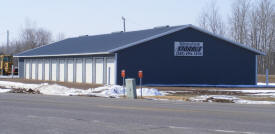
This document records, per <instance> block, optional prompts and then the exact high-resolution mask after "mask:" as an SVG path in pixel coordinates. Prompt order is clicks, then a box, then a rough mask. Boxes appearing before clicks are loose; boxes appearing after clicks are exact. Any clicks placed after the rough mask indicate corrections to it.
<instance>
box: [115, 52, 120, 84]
mask: <svg viewBox="0 0 275 134" xmlns="http://www.w3.org/2000/svg"><path fill="white" fill-rule="evenodd" d="M117 58H118V57H117V53H115V84H117V83H118V82H117V79H118V72H119V71H118V67H117V60H118V59H117Z"/></svg>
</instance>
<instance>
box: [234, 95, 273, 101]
mask: <svg viewBox="0 0 275 134" xmlns="http://www.w3.org/2000/svg"><path fill="white" fill-rule="evenodd" d="M239 98H241V99H244V100H252V101H275V98H273V97H261V96H239Z"/></svg>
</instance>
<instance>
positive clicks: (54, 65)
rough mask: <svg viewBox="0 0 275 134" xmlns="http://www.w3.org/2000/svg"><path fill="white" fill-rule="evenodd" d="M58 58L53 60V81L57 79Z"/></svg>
mask: <svg viewBox="0 0 275 134" xmlns="http://www.w3.org/2000/svg"><path fill="white" fill-rule="evenodd" d="M56 65H57V62H56V60H53V61H52V81H56Z"/></svg>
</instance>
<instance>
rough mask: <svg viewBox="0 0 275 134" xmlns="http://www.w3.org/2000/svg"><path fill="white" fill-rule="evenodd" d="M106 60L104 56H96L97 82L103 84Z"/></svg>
mask: <svg viewBox="0 0 275 134" xmlns="http://www.w3.org/2000/svg"><path fill="white" fill-rule="evenodd" d="M103 62H104V60H103V58H96V67H95V69H96V78H95V79H96V84H103V83H104V81H103V77H104V71H103V70H104V67H103V66H104V65H103V64H104V63H103Z"/></svg>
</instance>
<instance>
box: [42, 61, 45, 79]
mask: <svg viewBox="0 0 275 134" xmlns="http://www.w3.org/2000/svg"><path fill="white" fill-rule="evenodd" d="M41 61H42V80H45V59H42V60H41Z"/></svg>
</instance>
